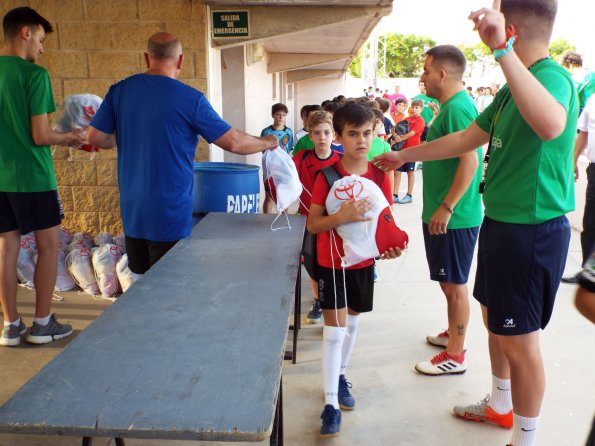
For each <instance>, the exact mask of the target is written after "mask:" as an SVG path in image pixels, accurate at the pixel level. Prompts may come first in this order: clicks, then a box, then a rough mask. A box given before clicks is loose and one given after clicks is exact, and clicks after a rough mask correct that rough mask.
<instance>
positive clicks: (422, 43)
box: [349, 33, 436, 78]
mask: <svg viewBox="0 0 595 446" xmlns="http://www.w3.org/2000/svg"><path fill="white" fill-rule="evenodd" d="M365 45H368V47H367V48H369V45H370V44H369V43H366V44H365ZM435 45H436V42H435V41H434V40H432V39H431V38H429V37H424V36H416V35H413V34H407V35H403V34H396V33H389V34H387V35H386V76H387V77H392V78H399V77H417V76H420V75H421V72H422V71H423V65H424V60H425V53H426V51H427V50H429V49H430V48H432V47H433V46H435ZM363 52H364V47H362V48H361V49H360V51H359V53H358V54H357V56H356V57H355V58H354V59H353V62H352V63H351V65H350V66H349V72H350V73H351V75H352V76H353V77H361V75H362V55H363ZM378 58H380V54H378ZM378 74H379V75H380V73H378Z"/></svg>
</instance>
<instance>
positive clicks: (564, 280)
mask: <svg viewBox="0 0 595 446" xmlns="http://www.w3.org/2000/svg"><path fill="white" fill-rule="evenodd" d="M580 275H581V273H580V271H579V272H578V273H576V274H573V275H572V276H566V277H562V278H561V279H560V282H562V283H568V284H571V285H574V284H577V283H578V278H579V277H580Z"/></svg>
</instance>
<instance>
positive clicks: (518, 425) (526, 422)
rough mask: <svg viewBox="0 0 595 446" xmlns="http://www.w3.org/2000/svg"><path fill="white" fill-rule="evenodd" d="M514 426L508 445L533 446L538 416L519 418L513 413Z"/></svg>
mask: <svg viewBox="0 0 595 446" xmlns="http://www.w3.org/2000/svg"><path fill="white" fill-rule="evenodd" d="M512 415H513V419H514V424H513V426H512V437H510V442H509V443H510V444H511V445H513V446H534V445H535V440H536V439H537V427H538V426H539V416H537V417H535V418H528V417H521V416H520V415H517V414H516V413H513V414H512Z"/></svg>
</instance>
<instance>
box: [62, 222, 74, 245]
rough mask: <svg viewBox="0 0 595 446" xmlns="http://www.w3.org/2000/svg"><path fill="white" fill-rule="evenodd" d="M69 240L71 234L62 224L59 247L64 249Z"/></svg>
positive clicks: (70, 239)
mask: <svg viewBox="0 0 595 446" xmlns="http://www.w3.org/2000/svg"><path fill="white" fill-rule="evenodd" d="M71 241H72V235H71V234H70V231H69V230H68V229H66V228H65V227H64V226H62V227H61V228H60V248H61V249H64V247H66V246H68V245H69V244H70V242H71Z"/></svg>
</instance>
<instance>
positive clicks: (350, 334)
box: [341, 316, 359, 375]
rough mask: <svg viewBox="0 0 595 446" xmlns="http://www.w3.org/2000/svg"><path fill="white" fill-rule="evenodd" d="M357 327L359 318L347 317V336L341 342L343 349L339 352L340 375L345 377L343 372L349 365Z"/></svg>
mask: <svg viewBox="0 0 595 446" xmlns="http://www.w3.org/2000/svg"><path fill="white" fill-rule="evenodd" d="M358 326H359V316H347V336H346V337H345V340H344V341H343V349H342V352H341V375H345V370H347V366H348V365H349V359H350V358H351V352H352V351H353V346H354V345H355V338H356V336H357V327H358Z"/></svg>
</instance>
